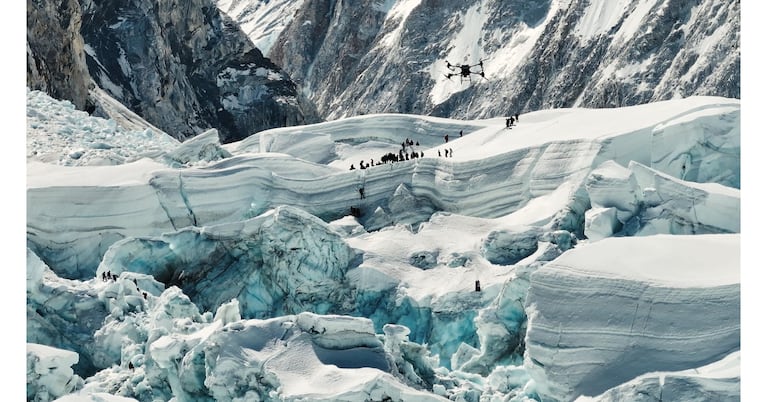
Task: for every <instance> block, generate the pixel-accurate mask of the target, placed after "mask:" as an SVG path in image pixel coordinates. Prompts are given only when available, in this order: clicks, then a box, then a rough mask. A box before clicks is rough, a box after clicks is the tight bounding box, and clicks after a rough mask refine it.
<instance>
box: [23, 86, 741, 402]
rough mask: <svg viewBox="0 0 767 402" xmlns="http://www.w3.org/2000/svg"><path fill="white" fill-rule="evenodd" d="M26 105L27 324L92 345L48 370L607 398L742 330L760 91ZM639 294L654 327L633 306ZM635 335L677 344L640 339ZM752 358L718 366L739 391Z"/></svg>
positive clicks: (277, 396) (257, 387)
mask: <svg viewBox="0 0 767 402" xmlns="http://www.w3.org/2000/svg"><path fill="white" fill-rule="evenodd" d="M27 108H28V112H27V118H28V126H27V128H28V131H29V133H28V142H27V149H28V152H27V245H28V258H27V273H28V275H27V317H28V319H27V334H28V335H27V339H28V342H30V344H33V343H34V344H41V345H46V346H50V347H54V348H57V349H62V350H67V351H74V352H76V353H77V355H78V359H77V360H73V359H65V360H61V361H60V364H59V365H60V366H62V369H61V370H59V371H57V373H62V374H63V375H61V376H58V377H55V376H54V377H55V378H58V380H55V381H54V377H45V376H31V377H30V379H31V380H30V381H32V383H33V384H34V386H31V387H30V388H29V389H30V392H31V393H35V392H36V391H34V390H42V389H46V390H51V392H58V393H60V392H61V390H66V391H67V392H69V391H70V390H71V391H73V392H76V393H77V395H78V397H79V398H82V399H85V400H98V398H101V395H104V394H108V395H111V396H114V397H126V398H134V399H136V400H142V401H143V400H155V399H161V400H170V399H171V398H172V397H174V396H175V397H176V398H187V399H238V398H240V399H243V400H254V399H256V398H261V399H269V400H286V401H288V400H289V401H292V400H296V401H297V400H306V399H311V400H360V399H365V398H370V399H375V400H379V399H385V398H387V397H388V398H391V399H393V400H403V401H419V400H444V399H449V400H479V399H480V398H484V399H490V400H493V399H497V400H516V401H530V400H540V399H542V398H553V399H557V400H560V399H561V400H570V399H574V398H577V397H578V396H580V394H584V395H586V396H589V397H592V396H593V397H604V398H608V397H609V395H614V394H615V393H617V394H619V395H624V394H627V393H628V392H630V390H627V389H626V388H625V387H631V386H632V385H631V384H634V383H632V382H631V381H637V382H639V383H641V384H643V385H642V386H646V387H653V384H654V383H653V382H652V381H653V380H652V378H660V377H657V374H652V373H653V372H669V373H676V374H673V375H672V376H676V377H674V378H678V383H679V384H687V383H691V382H695V381H697V380H694V379H690V376H689V375H687V374H685V373H683V372H682V371H683V370H687V369H693V368H697V367H701V366H703V365H705V364H708V363H712V362H714V361H715V360H717V359H720V358H724V357H725V356H726V355H727V354H728V353H731V352H737V351H739V348H740V344H739V337H738V334H739V322H740V320H739V315H738V314H739V284H740V279H739V276H738V275H737V270H736V273H735V274H732V269H733V267H737V266H738V265H739V263H738V254H737V250H738V247H739V242H740V235H739V234H738V232H739V230H740V226H739V224H737V223H736V222H739V219H740V202H739V201H740V190H739V189H738V187H739V186H740V165H739V163H740V102H739V101H737V100H732V99H726V98H716V97H693V98H687V99H679V100H673V101H667V102H661V103H656V104H647V105H641V106H634V107H627V108H619V109H603V110H600V109H578V108H575V109H558V110H541V111H536V112H531V113H525V114H522V115H520V120H519V122H518V123H517V124H515V125H514V126H513V127H512V128H511V129H507V128H505V127H504V119H503V118H490V119H485V120H470V121H461V120H453V119H443V118H436V117H427V116H417V115H396V114H387V115H366V116H357V117H354V118H349V119H341V120H337V121H333V122H326V123H320V124H314V125H307V126H300V127H294V128H283V129H275V130H269V131H264V132H261V133H258V134H257V135H255V136H252V137H249V138H247V139H246V140H243V141H240V142H237V143H231V144H226V145H221V144H220V143H218V142H217V140H216V137H217V136H216V135H215V132H209V133H207V134H204V135H202V136H200V138H196V139H195V140H196V141H188V142H185V143H183V144H178V143H177V141H175V140H172V139H170V138H169V137H167V136H163V135H161V134H160V133H154V132H152V135H151V136H150V135H148V134H147V131H146V130H143V129H142V130H132V131H131V130H114V131H110V129H109V127H112V125H113V124H114V123H113V122H111V121H105V120H103V119H98V118H92V117H87V116H84V115H82V114H79V113H78V112H76V111H75V110H74V109H73V108H72V107H71V105H66V104H64V103H60V102H57V101H53V100H50V99H49V98H45V96H44V95H42V94H40V93H37V92H35V91H30V92H29V93H28V104H27ZM445 136H447V139H445ZM411 140H412V145H408V144H410V143H411ZM93 143H103V144H106V145H108V146H98V147H95V148H93V147H89V146H88V144H93ZM416 143H417V144H418V145H416ZM45 144H49V145H48V147H47V148H46V145H45ZM45 149H47V150H48V152H47V153H46V152H42V150H45ZM73 149H81V150H83V152H82V153H80V154H79V155H77V154H75V153H73V152H72V150H73ZM451 149H452V153H451V152H450V150H451ZM32 150H38V152H37V153H34V152H32ZM400 150H403V152H402V153H403V157H402V160H398V161H396V162H387V163H380V164H379V162H380V161H381V157H382V156H384V155H388V154H392V155H395V156H396V157H397V159H399V153H400ZM446 151H447V153H446ZM421 152H423V156H421ZM416 154H417V155H418V157H414V155H416ZM117 155H119V157H118V156H117ZM76 156H79V158H75V157H76ZM406 156H407V157H406ZM371 159H372V161H371ZM105 160H109V161H110V163H118V164H116V165H109V166H104V163H103V161H105ZM360 161H362V163H363V166H364V165H365V164H369V165H370V166H368V167H367V168H365V169H360ZM351 165H353V166H354V167H355V169H353V170H350V166H351ZM363 187H364V193H361V192H360V191H359V190H360V189H361V188H363ZM363 194H364V198H363V197H362V195H363ZM696 250H697V251H696ZM677 251H678V253H677ZM691 254H694V255H693V257H694V258H692V257H691V256H690V255H691ZM633 255H638V256H640V257H641V261H640V260H638V259H633V260H632V256H633ZM642 262H644V264H642ZM648 264H649V265H650V268H653V269H649V268H648V267H647V265H648ZM568 267H569V268H568ZM576 268H577V269H576ZM692 273H697V276H694V277H690V275H691V274H692ZM561 281H569V282H568V283H570V282H572V283H579V284H581V283H582V284H583V286H576V287H564V288H561V286H562V284H561ZM556 286H559V287H560V288H561V291H559V292H555V293H554V294H549V293H546V292H547V291H550V290H551V289H553V287H556ZM584 286H585V287H584ZM560 288H558V289H560ZM583 289H592V290H593V292H592V293H586V294H585V295H584V293H583V291H584V290H583ZM597 296H599V297H602V299H605V300H607V303H608V304H609V305H610V307H611V308H612V310H610V311H611V312H612V314H613V315H614V316H615V317H616V319H615V320H612V321H610V324H611V325H614V328H613V330H612V331H606V332H605V331H604V328H611V327H606V326H605V325H603V324H604V322H603V318H604V317H603V316H602V315H601V313H602V312H603V311H604V309H605V308H604V306H603V303H602V302H600V303H597V304H594V303H588V300H591V299H589V297H591V298H593V297H597ZM717 297H718V299H717ZM562 298H566V299H567V300H570V301H569V302H568V306H564V307H563V306H560V304H561V300H562ZM602 299H600V300H602ZM693 300H697V301H702V302H704V303H713V302H712V301H717V303H714V305H712V306H711V309H712V310H711V313H712V314H713V313H716V314H719V315H720V316H722V317H721V318H720V319H717V320H710V321H706V320H701V319H700V318H699V317H697V316H696V315H695V313H697V312H699V310H697V309H698V308H699V307H700V306H699V305H698V304H696V303H695V302H693ZM650 305H652V306H653V307H652V309H650ZM638 309H640V310H638ZM641 309H645V310H641ZM638 311H639V312H645V311H647V312H648V313H647V314H649V316H648V315H647V314H645V315H644V316H641V317H640V316H637V317H639V318H637V320H639V319H640V318H643V319H644V321H642V325H644V324H645V322H646V324H647V327H646V332H645V335H646V337H644V338H642V337H638V336H633V335H632V336H629V334H634V332H631V329H630V328H631V326H630V325H629V326H628V327H626V326H625V325H627V321H626V319H627V318H628V317H633V316H634V315H635V314H638V313H637V312H638ZM677 312H682V313H677ZM656 314H657V315H656ZM706 314H708V312H706ZM528 316H529V319H528ZM725 316H726V317H725ZM656 319H657V320H656ZM671 319H674V320H677V321H678V324H674V327H673V328H667V327H663V326H662V325H661V324H662V323H663V322H665V321H663V320H671ZM638 325H639V324H636V325H635V326H634V328H635V329H636V328H638ZM560 328H562V331H561V332H560V330H559V329H560ZM627 328H628V329H627ZM643 328H644V327H643ZM558 334H561V336H562V337H563V338H562V339H567V340H568V341H571V342H572V343H577V344H578V345H580V348H579V349H567V348H565V347H563V346H562V344H560V345H559V346H557V341H556V339H555V338H556V336H558ZM607 338H609V340H610V341H611V342H613V343H614V344H616V345H618V346H619V347H620V348H621V349H619V350H614V349H610V348H607V349H605V347H604V345H603V344H602V343H601V341H602V340H605V339H607ZM661 340H665V342H663V345H661V344H660V342H661ZM681 340H684V342H682V341H681ZM693 341H694V342H693ZM688 344H689V345H693V344H694V345H697V346H696V349H695V352H696V353H698V352H700V354H696V353H691V350H692V349H690V346H689V345H688ZM626 345H628V346H626ZM665 345H671V346H669V347H666V346H665ZM686 345H687V346H686ZM31 347H33V346H31ZM627 348H629V349H628V350H627ZM630 348H634V349H630ZM631 350H635V351H642V352H646V353H644V354H645V355H647V356H653V355H654V354H658V353H661V352H662V351H665V354H663V356H661V358H659V359H657V363H653V362H643V361H641V359H640V360H638V361H632V362H631V364H622V363H624V362H625V359H626V356H629V355H630V353H631ZM32 352H34V351H33V350H32V349H30V353H32ZM704 352H705V353H704ZM35 353H37V352H35ZM51 353H52V352H51ZM62 353H64V352H62ZM33 354H34V353H33ZM38 354H39V353H38ZM557 354H562V355H566V354H571V355H572V356H573V357H574V358H576V360H578V361H582V362H586V361H588V362H599V363H601V365H598V364H596V363H595V364H594V365H591V366H590V365H588V364H585V363H584V364H582V365H579V366H578V367H573V366H570V365H568V364H567V362H568V360H561V359H557V358H556V357H555V356H556V355H557ZM704 355H705V356H704ZM552 356H554V357H552ZM547 359H549V360H547ZM75 361H76V362H77V363H76V364H75ZM535 362H539V363H543V364H544V366H543V367H542V368H541V367H540V366H538V365H537V363H535ZM57 364H58V363H57ZM68 364H69V365H70V366H71V367H72V370H73V374H72V375H70V373H69V372H68V371H66V369H65V367H63V366H66V365H68ZM598 367H613V368H615V367H620V368H621V369H622V371H621V370H618V369H614V370H612V371H611V372H610V373H608V375H605V376H602V375H600V372H599V369H598ZM578 368H582V369H583V370H582V371H578V370H577V369H578ZM559 369H561V370H564V371H558V370H559ZM564 372H568V373H570V374H572V375H566V377H567V378H563V377H562V375H563V374H558V373H564ZM611 374H615V375H611ZM75 375H76V376H79V377H74V376H75ZM644 375H646V376H650V377H642V376H644ZM653 375H656V377H652V376H653ZM664 375H665V374H664ZM669 375H671V374H669ZM728 375H729V377H727V378H729V379H728V380H726V381H725V382H726V384H725V385H727V384H729V385H727V386H721V387H720V385H722V384H723V383H722V382H721V381H720V382H717V381H713V382H710V381H704V383H700V382H697V383H698V384H700V386H699V387H697V388H696V389H697V390H700V392H709V391H711V390H713V391H711V392H713V393H714V394H713V395H716V396H722V397H723V398H724V397H730V396H732V395H733V394H735V395H737V392H738V391H737V387H738V386H739V381H740V377H739V372H738V373H730V374H728ZM65 378H70V379H71V378H74V380H73V381H74V382H73V384H75V387H74V388H76V389H74V388H66V387H64V386H63V385H64V384H63V383H61V382H62V381H65ZM77 378H81V379H83V384H80V383H79V382H77ZM648 378H649V379H648ZM330 379H335V380H336V381H335V382H333V384H334V385H333V386H332V387H321V386H320V385H319V384H325V383H330V382H331V381H330ZM67 381H69V380H67ZM674 381H676V380H674ZM232 382H234V384H235V385H232ZM54 383H55V384H54ZM624 383H626V384H625V387H624ZM669 384H671V382H669ZM733 384H734V385H733ZM680 386H681V385H680ZM621 387H624V388H621ZM40 392H42V391H40ZM46 392H48V391H46ZM603 392H604V395H603V396H600V395H599V394H601V393H603ZM611 392H612V393H613V394H611ZM72 397H74V396H72Z"/></svg>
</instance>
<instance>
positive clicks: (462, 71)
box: [445, 60, 487, 82]
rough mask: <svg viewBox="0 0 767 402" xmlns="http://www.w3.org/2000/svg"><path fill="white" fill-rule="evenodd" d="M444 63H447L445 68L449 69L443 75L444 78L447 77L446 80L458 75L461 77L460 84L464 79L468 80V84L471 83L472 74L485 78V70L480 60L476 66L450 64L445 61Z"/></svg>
mask: <svg viewBox="0 0 767 402" xmlns="http://www.w3.org/2000/svg"><path fill="white" fill-rule="evenodd" d="M446 63H447V68H448V69H450V71H451V72H449V73H447V74H445V77H447V78H448V79H450V78H453V76H456V75H458V76H460V77H461V82H463V79H464V78H468V79H469V82H471V75H472V74H476V75H479V76H480V77H482V78H485V69H484V66H483V64H482V60H480V61H479V63H477V64H450V62H449V61H447V62H446ZM475 67H479V69H476V68H475ZM485 79H487V78H485Z"/></svg>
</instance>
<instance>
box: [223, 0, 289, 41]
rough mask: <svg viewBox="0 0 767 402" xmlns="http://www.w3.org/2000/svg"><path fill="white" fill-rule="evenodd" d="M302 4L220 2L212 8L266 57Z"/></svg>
mask: <svg viewBox="0 0 767 402" xmlns="http://www.w3.org/2000/svg"><path fill="white" fill-rule="evenodd" d="M303 2H304V0H256V1H251V0H220V1H216V2H215V4H216V7H218V8H219V9H221V11H223V12H225V13H226V14H227V15H229V16H230V17H231V18H232V19H233V20H234V21H237V24H239V26H240V28H241V29H242V31H243V32H245V34H247V35H248V37H249V38H250V40H251V41H253V45H255V46H256V48H258V49H259V50H260V51H261V52H262V53H264V54H268V53H269V50H270V49H271V48H272V45H273V44H274V42H275V41H276V40H277V37H278V36H279V35H280V33H281V32H282V30H283V29H285V26H286V25H287V24H288V22H289V21H290V20H291V19H292V18H293V15H294V14H295V12H296V11H297V10H298V9H299V8H300V7H301V5H302V4H303Z"/></svg>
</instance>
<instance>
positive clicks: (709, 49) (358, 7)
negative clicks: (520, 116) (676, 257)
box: [218, 0, 740, 119]
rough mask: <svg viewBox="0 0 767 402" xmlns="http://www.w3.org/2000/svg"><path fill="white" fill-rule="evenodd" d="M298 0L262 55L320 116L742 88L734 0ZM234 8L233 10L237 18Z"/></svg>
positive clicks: (501, 107)
mask: <svg viewBox="0 0 767 402" xmlns="http://www.w3.org/2000/svg"><path fill="white" fill-rule="evenodd" d="M224 2H227V3H228V2H230V0H219V3H218V4H221V3H224ZM251 2H252V3H253V4H254V5H257V4H261V3H262V2H261V1H260V0H251ZM297 4H298V5H300V7H299V8H298V9H297V11H296V12H295V13H292V12H291V13H286V14H285V16H284V18H285V19H284V20H282V21H281V24H283V25H284V26H285V28H284V29H283V30H282V31H281V34H280V36H279V37H278V38H277V40H275V41H274V44H273V46H272V47H271V48H269V49H268V51H267V53H266V54H267V55H268V56H269V57H270V58H271V59H272V60H274V61H275V63H277V64H278V65H280V66H282V67H283V68H284V69H285V70H286V71H288V73H289V74H290V75H291V77H293V78H294V79H295V80H296V81H297V82H299V83H300V85H301V90H302V91H303V92H304V93H305V94H306V95H307V96H308V97H309V98H310V99H312V100H313V101H314V102H315V104H316V105H317V107H318V111H319V113H320V115H321V116H322V117H323V118H328V119H333V118H339V117H344V116H351V115H357V114H364V113H373V112H399V113H416V114H429V115H436V116H442V117H453V118H472V119H475V118H486V117H495V116H501V115H508V114H510V113H513V112H526V111H531V110H538V109H545V108H557V107H591V108H601V107H615V106H627V105H634V104H640V103H647V102H653V101H659V100H667V99H672V98H679V97H686V96H691V95H718V96H726V97H730V98H739V97H740V2H739V1H733V2H721V1H717V0H647V1H638V0H615V1H613V0H556V1H542V2H533V1H529V0H443V1H430V0H420V1H418V0H411V1H405V0H398V1H395V0H388V1H382V0H360V1H355V2H344V1H338V0H294V1H292V2H290V6H291V7H295V6H296V5H297ZM254 7H255V6H254ZM256 8H257V7H256ZM222 9H223V8H222ZM242 10H243V8H242V7H240V8H239V12H238V13H237V14H236V15H234V17H235V18H236V19H237V20H238V21H240V20H243V19H245V18H247V17H246V16H247V13H245V12H243V11H242ZM248 21H250V22H249V24H250V25H249V27H250V31H249V32H250V35H251V36H253V37H256V36H258V37H260V36H263V35H262V34H261V33H259V32H264V31H265V30H266V29H270V30H271V31H270V32H273V29H274V26H275V24H274V22H273V21H272V22H270V24H269V25H268V26H267V25H264V27H263V29H261V30H258V29H256V28H254V27H253V22H252V18H251V19H249V20H248ZM265 51H266V50H265ZM480 60H482V61H483V66H484V72H485V79H483V78H482V77H480V76H478V75H471V76H470V78H471V80H472V81H471V82H468V81H467V80H464V81H463V82H462V81H461V80H460V79H459V78H460V77H452V78H451V79H449V80H448V79H447V78H446V77H445V74H447V73H448V72H454V71H450V70H448V69H447V66H446V63H445V62H446V61H449V62H450V63H452V64H474V63H478V62H479V61H480Z"/></svg>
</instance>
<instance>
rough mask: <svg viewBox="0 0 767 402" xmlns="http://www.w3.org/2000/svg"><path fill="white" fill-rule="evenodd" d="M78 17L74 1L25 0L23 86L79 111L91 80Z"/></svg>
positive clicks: (78, 6) (79, 14)
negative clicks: (25, 55)
mask: <svg viewBox="0 0 767 402" xmlns="http://www.w3.org/2000/svg"><path fill="white" fill-rule="evenodd" d="M81 17H82V15H81V12H80V4H79V3H78V2H77V0H64V1H60V2H56V3H54V2H52V1H45V0H27V87H29V88H30V89H33V90H40V91H43V92H46V93H47V94H49V95H50V96H52V97H54V98H57V99H66V100H69V101H71V102H72V103H73V104H74V105H75V106H76V107H77V108H78V109H81V110H83V109H85V108H86V104H87V103H88V102H87V101H88V88H89V85H90V84H91V82H90V81H91V80H90V76H89V75H88V67H87V66H86V64H85V52H84V51H83V47H84V44H83V38H82V36H80V20H81Z"/></svg>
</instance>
